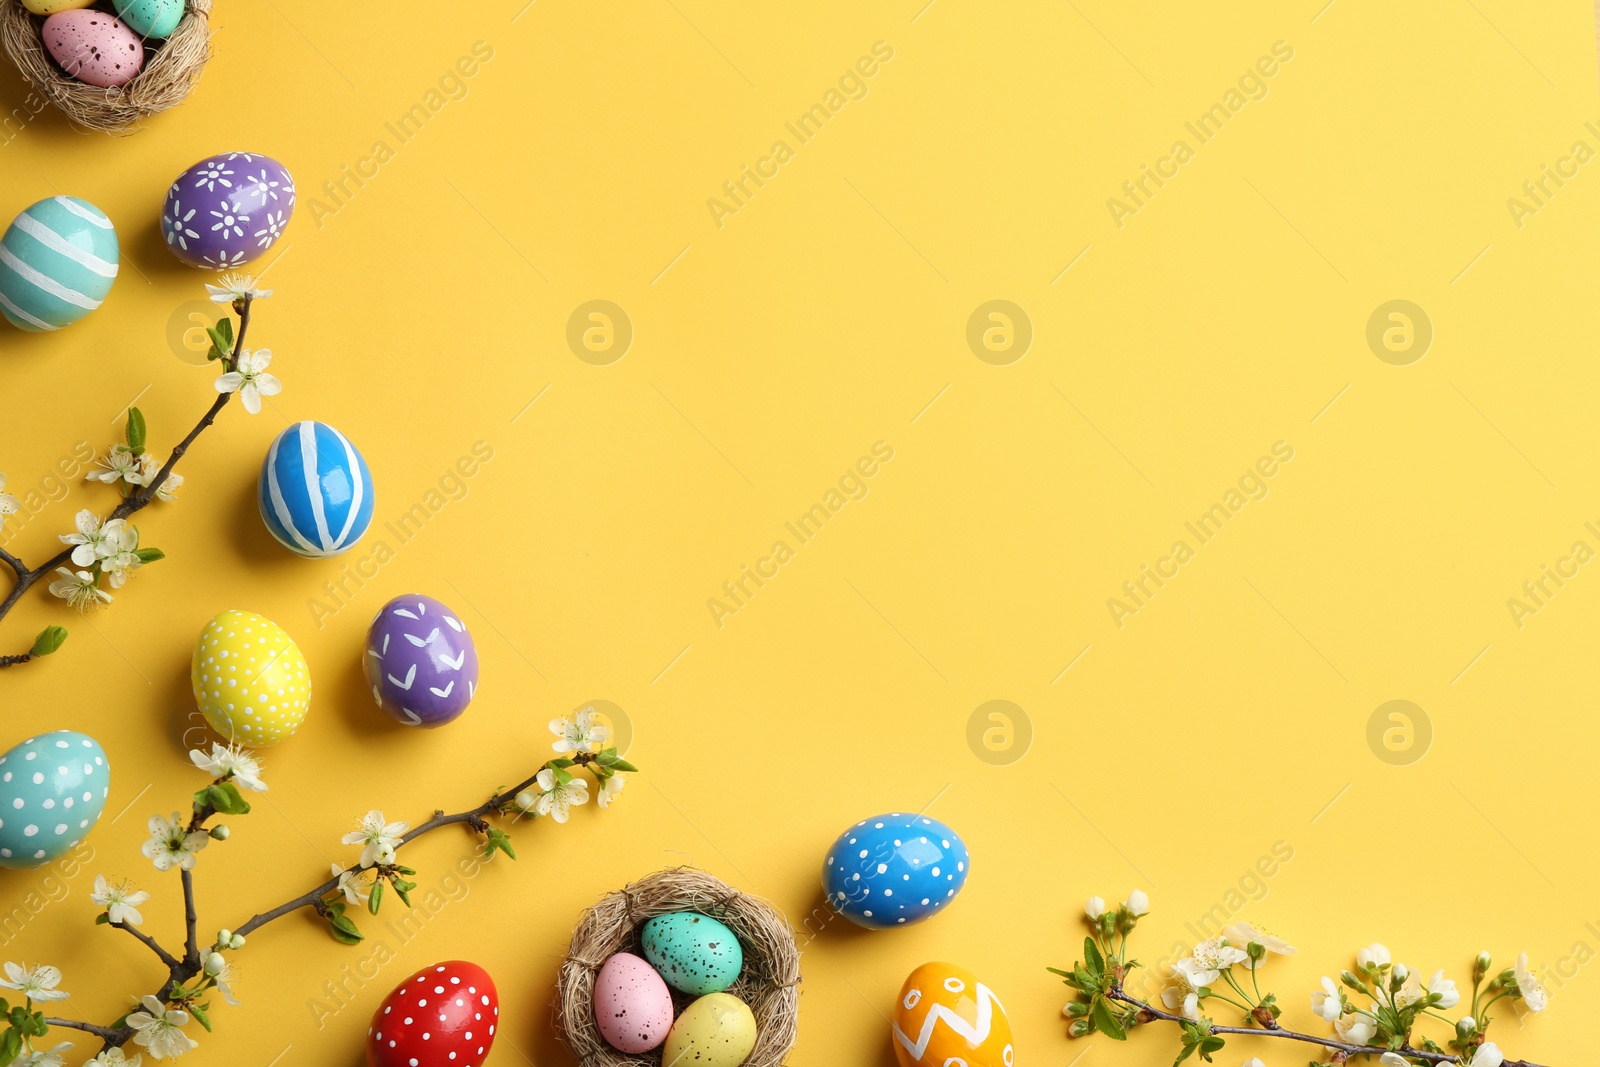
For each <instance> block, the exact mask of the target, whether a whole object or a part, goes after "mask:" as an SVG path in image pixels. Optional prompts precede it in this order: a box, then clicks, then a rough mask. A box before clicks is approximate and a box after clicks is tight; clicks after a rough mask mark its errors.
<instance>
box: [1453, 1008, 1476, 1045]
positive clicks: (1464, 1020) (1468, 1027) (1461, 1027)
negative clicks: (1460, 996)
mask: <svg viewBox="0 0 1600 1067" xmlns="http://www.w3.org/2000/svg"><path fill="white" fill-rule="evenodd" d="M1477 1032H1478V1021H1477V1020H1476V1019H1474V1018H1473V1017H1472V1016H1470V1015H1463V1016H1462V1017H1461V1018H1460V1019H1457V1020H1456V1040H1457V1041H1462V1042H1465V1041H1470V1040H1472V1035H1473V1034H1475V1033H1477Z"/></svg>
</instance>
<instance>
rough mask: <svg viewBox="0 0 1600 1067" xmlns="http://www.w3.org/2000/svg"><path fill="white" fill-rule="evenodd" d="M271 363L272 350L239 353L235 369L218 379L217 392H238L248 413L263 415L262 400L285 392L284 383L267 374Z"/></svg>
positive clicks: (263, 349) (262, 349) (246, 350)
mask: <svg viewBox="0 0 1600 1067" xmlns="http://www.w3.org/2000/svg"><path fill="white" fill-rule="evenodd" d="M271 362H272V350H271V349H270V348H259V349H257V350H256V351H254V352H252V351H250V350H249V349H248V348H247V349H245V350H244V351H243V352H241V353H239V359H238V361H237V362H236V363H235V364H234V369H233V370H231V371H228V372H227V373H226V374H224V375H222V376H221V377H220V378H218V379H217V383H216V384H217V392H219V393H234V392H236V393H238V394H239V400H240V402H242V403H243V404H244V409H245V410H246V411H248V412H249V413H250V414H252V415H259V414H261V398H262V397H264V396H277V395H278V394H279V393H281V392H283V383H282V382H280V381H279V380H278V379H277V378H276V377H275V376H273V375H271V374H268V373H267V366H268V364H270V363H271Z"/></svg>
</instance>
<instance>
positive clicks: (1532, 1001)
mask: <svg viewBox="0 0 1600 1067" xmlns="http://www.w3.org/2000/svg"><path fill="white" fill-rule="evenodd" d="M1512 974H1514V975H1515V976H1516V979H1517V992H1518V993H1520V994H1521V995H1522V1003H1523V1004H1525V1005H1527V1008H1528V1010H1529V1011H1544V1009H1545V1008H1547V1007H1549V1006H1550V994H1549V993H1548V992H1547V991H1546V990H1545V988H1544V983H1543V982H1541V981H1539V979H1538V978H1536V977H1534V974H1533V972H1532V971H1530V970H1528V954H1527V953H1526V952H1524V953H1522V954H1521V955H1519V956H1518V957H1517V965H1516V966H1515V967H1513V968H1512ZM1474 1062H1476V1061H1474Z"/></svg>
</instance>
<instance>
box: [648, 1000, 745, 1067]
mask: <svg viewBox="0 0 1600 1067" xmlns="http://www.w3.org/2000/svg"><path fill="white" fill-rule="evenodd" d="M755 1047H756V1017H755V1016H754V1015H752V1014H751V1013H750V1008H749V1006H747V1005H746V1004H745V1002H744V1001H742V1000H740V999H739V998H738V997H736V996H734V995H733V994H732V993H711V994H709V995H707V996H703V997H701V998H700V999H699V1000H697V1001H695V1002H694V1003H693V1004H690V1005H689V1006H688V1007H687V1008H684V1009H683V1014H682V1015H680V1016H678V1021H677V1022H675V1023H673V1024H672V1032H671V1033H670V1034H668V1035H667V1045H666V1047H665V1048H664V1049H662V1050H661V1062H662V1063H692V1064H694V1065H695V1067H739V1064H741V1063H743V1062H744V1061H745V1058H746V1057H747V1056H749V1055H750V1050H751V1049H753V1048H755Z"/></svg>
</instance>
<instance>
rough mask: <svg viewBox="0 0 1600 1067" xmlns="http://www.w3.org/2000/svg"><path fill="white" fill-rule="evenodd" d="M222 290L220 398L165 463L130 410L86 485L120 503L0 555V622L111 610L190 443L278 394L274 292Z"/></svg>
mask: <svg viewBox="0 0 1600 1067" xmlns="http://www.w3.org/2000/svg"><path fill="white" fill-rule="evenodd" d="M221 283H222V284H220V285H210V284H207V285H206V291H207V292H208V293H209V294H210V296H211V299H212V301H213V302H215V303H218V304H226V305H228V306H229V307H230V308H231V309H232V311H233V313H234V314H235V315H237V316H238V318H239V328H238V331H237V333H235V330H234V326H233V319H232V318H230V317H229V316H227V315H224V316H223V317H222V318H221V319H219V320H217V324H216V326H214V327H211V328H210V329H208V330H207V331H206V332H207V333H208V334H209V335H210V337H211V348H210V350H209V352H208V353H207V359H210V360H218V361H220V362H221V365H222V374H221V375H220V376H219V377H218V378H217V379H216V383H215V384H216V390H217V393H218V394H219V395H218V396H217V398H216V400H214V401H213V402H212V404H211V407H210V409H209V410H207V411H206V413H205V415H203V416H202V417H201V419H200V421H199V422H198V423H197V424H196V425H195V427H194V429H192V430H190V431H189V434H188V436H187V437H185V438H184V439H183V440H182V441H180V442H178V444H177V445H176V446H175V447H174V448H173V450H172V452H171V453H170V454H169V455H168V456H167V459H166V461H165V462H162V461H161V460H160V459H159V458H157V457H156V455H155V454H154V453H152V452H150V451H148V449H147V448H146V439H147V436H148V430H147V427H146V425H145V418H144V414H143V413H142V412H141V411H140V410H139V409H138V408H136V407H130V408H129V409H128V420H127V425H126V427H125V430H124V438H125V441H124V443H121V444H115V445H112V446H111V447H110V448H108V449H107V450H106V451H105V453H104V454H103V455H102V456H101V457H100V459H99V460H98V461H97V462H96V464H95V467H94V469H93V470H91V471H90V472H89V474H88V480H90V481H96V482H101V483H104V484H106V485H113V486H116V488H117V489H118V491H119V492H120V493H121V495H122V500H121V502H120V503H118V504H117V505H116V507H115V508H114V509H112V512H111V515H110V517H109V518H106V519H104V520H102V519H101V518H100V516H99V515H97V514H96V513H95V512H94V511H93V510H91V509H87V508H86V509H84V510H82V511H80V512H78V515H77V518H76V520H75V522H74V526H75V529H74V531H73V532H72V533H68V534H63V535H61V538H60V539H61V542H62V543H63V544H64V545H66V546H67V547H65V548H63V549H61V550H60V551H58V552H57V553H56V554H55V555H54V556H52V557H50V558H49V559H47V560H45V561H44V562H43V563H41V564H39V565H38V566H34V567H30V566H28V565H27V564H26V563H24V562H23V561H22V560H21V559H20V558H19V557H18V556H17V555H15V554H14V553H12V552H9V551H7V550H6V549H4V548H0V563H4V564H5V565H6V567H8V568H9V569H10V570H11V574H12V577H13V579H14V583H13V585H12V587H11V590H10V591H9V592H8V593H7V594H6V595H5V597H4V598H3V599H0V619H4V618H5V616H6V615H7V614H9V613H10V611H11V609H12V608H13V607H15V606H16V604H17V602H18V601H19V600H21V599H22V596H23V594H25V593H26V592H27V591H28V590H29V589H31V588H33V586H34V585H36V584H38V583H39V582H41V581H44V580H45V579H46V578H51V579H52V580H51V581H50V583H49V585H48V588H49V590H50V593H51V594H52V595H54V596H56V597H59V598H61V599H62V600H65V601H66V602H67V603H68V604H69V605H71V606H72V607H73V608H76V609H77V610H78V611H80V612H87V611H92V610H93V609H95V608H98V607H101V606H103V605H105V604H109V603H111V600H112V596H113V594H112V592H111V590H115V589H121V588H122V587H123V585H125V584H126V583H127V581H128V579H129V578H130V577H131V576H132V575H133V573H134V572H135V571H137V570H138V569H139V568H140V567H142V566H144V565H145V564H147V563H154V562H155V561H156V560H159V559H162V558H164V557H163V553H162V552H161V550H160V549H157V548H148V547H143V546H141V545H140V540H139V528H138V527H137V526H135V525H133V524H132V523H130V522H129V521H128V520H129V519H130V518H131V517H132V516H133V515H135V514H136V513H138V512H140V511H143V510H144V509H145V508H146V507H148V506H149V505H150V504H151V503H153V502H155V501H157V500H159V501H163V502H168V501H171V500H172V499H173V498H174V496H175V495H176V494H177V492H178V489H179V488H180V487H181V486H182V485H183V475H181V474H179V473H177V471H176V470H174V468H175V467H177V465H178V461H179V460H180V459H182V458H183V456H184V454H185V453H186V452H188V451H189V446H190V445H192V444H194V441H195V438H197V437H199V436H200V434H201V433H202V432H203V431H204V430H205V428H206V427H208V426H210V425H211V424H212V423H213V422H214V421H216V417H217V415H218V414H219V413H220V412H221V411H222V409H223V408H224V407H225V406H227V403H228V401H229V400H231V399H232V398H233V395H234V394H235V393H238V394H239V400H240V403H242V404H243V405H244V408H245V410H246V411H248V412H250V413H251V414H252V415H254V414H257V413H258V412H260V411H261V398H262V397H264V396H275V395H276V394H277V393H279V392H280V391H282V389H283V385H282V383H281V382H279V381H278V379H277V378H275V377H273V376H272V375H271V374H269V373H267V366H268V365H269V364H270V363H271V362H272V353H271V352H270V351H268V350H267V349H264V348H263V349H259V350H257V351H254V352H252V351H251V350H250V349H248V348H245V347H244V339H245V333H246V331H247V330H248V329H249V326H250V309H251V305H252V304H253V303H254V302H255V301H257V300H262V299H265V298H266V297H269V296H271V295H272V290H270V289H262V288H260V287H259V286H258V285H257V283H256V280H255V279H254V278H252V277H250V276H249V275H236V274H230V275H227V276H225V277H223V278H222V279H221ZM5 488H6V476H5V474H4V473H3V472H0V529H3V528H4V526H5V520H6V516H8V515H12V514H15V513H16V512H17V511H18V510H19V509H20V507H21V502H20V501H18V500H17V498H16V497H15V496H12V495H11V494H10V493H7V492H6V491H5ZM66 639H67V631H66V630H65V629H64V628H63V627H60V626H47V627H46V628H45V629H44V630H42V631H41V632H40V633H39V634H38V636H36V637H35V638H34V641H33V644H32V646H31V647H29V649H28V650H27V651H26V652H20V653H16V654H13V655H0V667H11V666H15V665H17V664H20V663H27V662H29V661H30V660H33V659H37V658H39V657H40V656H48V655H49V654H50V653H52V652H54V651H56V650H57V649H58V648H60V647H61V644H62V642H63V641H65V640H66ZM0 1052H3V1049H0ZM0 1058H3V1057H0Z"/></svg>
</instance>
